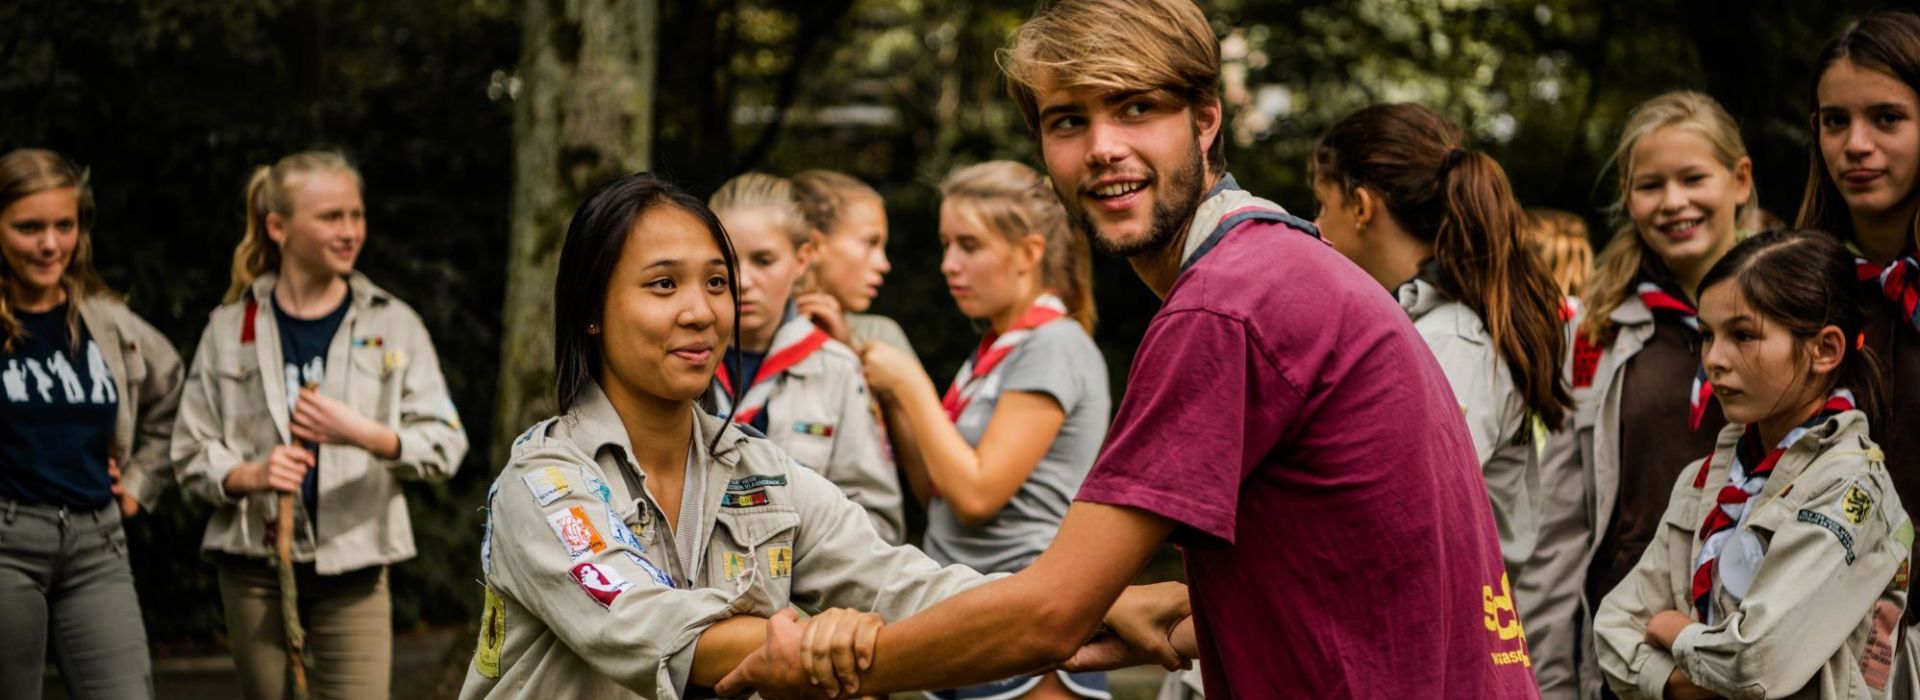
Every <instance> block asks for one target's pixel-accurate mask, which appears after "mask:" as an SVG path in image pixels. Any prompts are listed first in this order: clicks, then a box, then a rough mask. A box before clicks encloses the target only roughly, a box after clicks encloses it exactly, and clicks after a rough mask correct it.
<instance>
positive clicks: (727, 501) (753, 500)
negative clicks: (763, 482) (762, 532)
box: [720, 489, 767, 508]
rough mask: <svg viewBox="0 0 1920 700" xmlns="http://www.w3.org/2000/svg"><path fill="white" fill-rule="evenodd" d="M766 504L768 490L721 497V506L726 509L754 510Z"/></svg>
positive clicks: (729, 494)
mask: <svg viewBox="0 0 1920 700" xmlns="http://www.w3.org/2000/svg"><path fill="white" fill-rule="evenodd" d="M766 504H767V490H766V489H757V490H753V491H748V492H746V493H728V494H726V495H723V496H721V497H720V505H721V506H722V507H726V508H752V507H754V506H764V505H766Z"/></svg>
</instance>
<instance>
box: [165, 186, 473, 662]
mask: <svg viewBox="0 0 1920 700" xmlns="http://www.w3.org/2000/svg"><path fill="white" fill-rule="evenodd" d="M361 184H362V183H361V178H360V173H359V171H357V170H355V169H354V168H353V166H352V165H350V164H349V163H348V162H347V160H346V158H345V157H343V156H341V155H340V154H338V153H333V152H319V151H316V152H306V153H297V154H294V155H291V156H287V157H285V158H282V159H280V161H279V162H278V163H275V164H274V165H272V166H271V167H267V166H263V167H261V168H259V169H257V170H255V171H254V173H253V176H252V177H251V178H249V180H248V182H247V188H246V212H247V223H246V231H245V233H244V234H243V235H242V238H241V240H240V243H239V245H238V246H236V247H235V249H234V254H233V281H232V284H231V285H230V286H229V288H228V290H227V294H226V300H225V303H224V304H223V305H222V306H221V307H220V308H218V309H215V310H214V312H213V315H212V318H211V320H210V321H209V322H208V325H207V329H206V331H205V332H204V333H203V334H202V335H201V336H200V347H199V349H198V350H197V351H195V353H194V358H193V371H192V372H191V373H190V374H189V375H188V376H189V379H188V381H187V384H188V386H187V390H186V392H185V395H184V396H183V398H182V401H181V406H180V416H179V421H178V425H177V426H176V428H175V432H174V437H173V448H172V449H173V458H174V460H175V461H176V462H178V463H179V464H180V465H181V467H180V469H181V476H180V480H181V484H182V486H184V487H185V488H186V489H187V490H188V491H189V492H190V493H192V494H194V495H196V496H199V497H200V498H202V499H204V500H206V501H208V502H210V503H212V504H213V505H214V506H216V510H215V511H214V516H213V520H212V522H210V523H209V524H208V525H207V533H206V537H205V539H204V540H203V541H202V543H201V549H202V551H203V552H205V553H206V554H207V555H208V557H209V558H210V559H212V560H213V561H214V563H215V564H216V566H217V567H218V569H219V572H220V594H221V599H222V600H223V601H224V603H225V606H224V607H225V609H226V614H227V632H228V635H229V637H230V638H231V640H232V651H233V656H234V665H235V666H236V668H237V669H238V671H239V674H240V686H241V690H242V695H243V696H244V697H248V698H277V697H281V696H282V695H283V694H284V693H285V692H286V691H287V689H288V687H289V681H288V679H289V678H290V677H291V676H293V675H295V674H293V673H290V670H291V664H292V663H296V662H298V660H299V657H297V656H293V655H291V654H289V653H288V651H287V649H286V647H285V644H286V632H285V629H284V627H283V618H282V617H281V609H280V600H281V598H280V596H281V592H280V582H279V579H278V577H277V575H276V571H275V564H274V563H273V559H274V558H275V556H276V552H275V540H276V539H277V536H278V535H279V534H280V529H281V527H282V525H281V523H289V524H290V525H289V527H291V529H292V530H293V532H292V534H291V535H290V537H291V538H292V554H291V558H292V560H293V562H294V574H295V576H296V579H297V580H298V585H296V586H295V587H294V589H295V591H296V592H297V594H298V607H299V609H300V610H301V611H302V615H303V616H304V618H305V619H304V620H303V622H304V624H305V627H306V629H307V631H308V634H307V637H306V648H305V656H306V658H307V659H309V660H311V661H312V662H313V666H314V669H313V670H314V673H313V674H311V675H310V676H308V678H309V682H310V684H311V687H312V688H313V692H314V694H315V695H318V696H322V697H325V696H351V697H361V696H365V697H379V696H384V695H385V694H386V692H387V690H388V676H389V674H390V667H391V656H392V645H393V639H392V619H391V614H390V612H391V603H390V599H389V595H388V591H387V566H388V565H390V564H393V563H395V562H399V561H404V560H406V559H409V558H411V557H412V556H413V553H414V545H413V535H412V530H411V527H410V525H409V522H408V516H407V505H406V499H405V497H404V496H403V493H402V490H401V482H402V481H427V482H432V481H443V480H445V479H447V478H449V477H451V476H452V475H453V472H454V470H455V469H457V468H458V467H459V466H460V460H461V458H462V457H463V456H465V454H466V450H467V437H466V433H465V432H464V431H463V430H462V428H461V425H460V417H459V414H458V412H457V411H455V409H454V407H453V403H452V401H451V400H449V398H448V396H447V387H446V379H445V378H444V377H442V376H441V373H440V360H439V357H438V355H437V354H436V353H435V352H434V348H433V342H432V340H431V339H430V338H429V337H428V335H427V330H426V327H425V326H424V325H422V323H421V322H420V317H419V315H418V314H416V313H414V311H413V309H412V308H410V307H408V306H407V304H406V302H403V301H401V300H400V299H399V298H397V297H395V296H393V295H392V294H390V293H388V292H387V291H386V290H384V289H381V288H380V287H378V286H375V285H374V284H373V282H372V281H371V280H369V279H367V278H366V276H365V275H362V274H360V273H359V272H356V271H355V270H354V263H355V262H356V261H357V260H358V258H359V255H360V251H361V249H362V247H363V246H364V245H365V243H366V236H367V228H366V209H365V206H364V204H363V203H362V200H361ZM283 493H284V494H291V495H292V497H291V498H290V499H289V500H286V501H284V502H286V503H290V504H292V512H291V513H288V514H285V516H284V517H283V514H282V513H281V512H280V510H281V507H280V503H281V502H282V501H281V499H280V498H279V495H280V494H283Z"/></svg>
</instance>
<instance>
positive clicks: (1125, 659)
mask: <svg viewBox="0 0 1920 700" xmlns="http://www.w3.org/2000/svg"><path fill="white" fill-rule="evenodd" d="M1160 662H1161V659H1160V656H1159V655H1158V654H1153V653H1149V652H1145V651H1141V650H1140V649H1138V648H1136V647H1134V646H1133V645H1131V644H1128V643H1127V641H1126V640H1124V639H1121V638H1119V637H1117V636H1115V635H1114V634H1113V633H1112V632H1101V633H1100V634H1097V635H1094V637H1093V639H1091V640H1088V641H1087V643H1086V644H1083V645H1081V646H1080V650H1079V651H1076V652H1074V653H1073V658H1070V659H1067V662H1066V663H1063V664H1060V667H1061V668H1063V669H1066V670H1068V671H1072V672H1074V673H1084V672H1088V671H1112V670H1114V669H1119V668H1128V667H1132V666H1147V665H1151V664H1158V663H1160ZM1190 665H1191V664H1190V663H1189V662H1187V661H1185V660H1182V661H1181V662H1180V665H1179V668H1187V667H1188V666H1190ZM1169 670H1172V669H1169Z"/></svg>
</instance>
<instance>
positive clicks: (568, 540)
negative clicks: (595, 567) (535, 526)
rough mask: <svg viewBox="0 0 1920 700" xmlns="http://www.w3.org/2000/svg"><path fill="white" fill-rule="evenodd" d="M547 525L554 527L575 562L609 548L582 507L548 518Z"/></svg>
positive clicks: (569, 556) (572, 508)
mask: <svg viewBox="0 0 1920 700" xmlns="http://www.w3.org/2000/svg"><path fill="white" fill-rule="evenodd" d="M547 524H548V525H551V526H553V534H554V535H556V536H558V537H559V538H560V543H561V544H563V545H566V547H567V557H568V558H570V559H572V560H574V561H580V559H581V558H582V557H586V556H589V555H591V554H593V553H595V552H599V551H601V550H604V549H606V548H607V541H606V540H603V539H600V531H599V530H596V529H594V528H593V521H591V520H588V519H587V512H586V511H584V510H581V509H580V506H573V507H571V508H568V509H566V510H563V511H560V512H557V513H554V514H553V515H549V516H547Z"/></svg>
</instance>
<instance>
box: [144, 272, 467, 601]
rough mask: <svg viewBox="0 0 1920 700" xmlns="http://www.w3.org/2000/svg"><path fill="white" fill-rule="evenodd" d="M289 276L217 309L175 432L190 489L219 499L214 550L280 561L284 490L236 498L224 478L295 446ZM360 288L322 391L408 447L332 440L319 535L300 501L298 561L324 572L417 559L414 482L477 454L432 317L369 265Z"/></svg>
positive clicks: (331, 353)
mask: <svg viewBox="0 0 1920 700" xmlns="http://www.w3.org/2000/svg"><path fill="white" fill-rule="evenodd" d="M276 278H277V277H276V275H274V274H273V273H268V274H266V275H263V276H261V278H260V279H259V280H257V281H255V282H254V285H253V288H252V289H251V290H250V291H249V293H248V295H247V297H246V298H244V299H241V300H239V301H236V302H234V303H231V304H227V305H224V306H221V307H220V308H218V309H215V310H214V312H213V317H212V319H211V320H210V321H209V322H208V323H207V330H206V331H205V332H204V333H203V334H201V336H200V348H199V350H197V351H196V352H195V353H194V357H193V369H192V371H190V372H189V373H188V374H187V387H186V391H185V392H184V394H183V395H182V397H181V399H180V416H179V421H178V424H177V425H176V426H175V428H174V433H173V459H174V462H175V463H176V464H178V465H179V468H180V483H181V485H182V487H184V488H186V489H187V490H188V491H189V492H191V493H194V494H197V495H199V496H200V497H201V498H204V499H206V500H208V501H211V502H213V503H215V504H217V505H218V506H219V509H218V510H217V511H215V512H214V515H213V520H212V521H211V522H209V523H208V524H207V534H206V538H205V539H204V540H202V541H201V544H200V548H201V549H202V550H203V551H218V552H226V553H229V554H236V555H240V556H250V557H261V558H265V557H270V556H273V545H274V543H273V538H272V537H271V536H270V533H269V531H268V526H269V525H270V524H272V523H274V522H275V521H276V518H277V510H278V504H277V502H276V500H277V495H276V494H275V493H273V492H261V493H252V494H245V495H240V494H230V493H227V492H226V488H225V487H224V486H223V483H224V482H225V480H226V478H227V473H228V472H231V471H233V469H234V467H238V466H240V465H241V464H244V463H249V462H261V461H264V460H265V459H266V458H267V456H268V454H269V453H271V452H272V451H273V447H274V446H275V445H283V444H293V443H294V439H293V434H292V432H290V429H289V427H288V425H289V420H290V416H288V415H287V392H289V391H299V387H289V386H286V375H285V374H283V373H282V372H281V371H279V369H278V368H279V367H280V366H281V356H280V332H279V330H278V328H277V326H276V325H275V323H276V322H275V319H274V313H273V307H272V304H273V285H274V281H275V279H276ZM348 284H349V285H350V289H351V297H350V299H349V306H348V309H347V315H346V318H345V319H343V320H342V321H341V323H340V330H339V331H338V332H337V333H335V335H334V337H333V344H332V345H331V346H329V347H328V350H327V370H328V371H327V374H326V380H325V381H324V382H322V383H321V385H320V393H322V394H324V395H326V396H327V397H328V398H332V399H335V400H337V401H340V402H342V403H345V404H347V405H348V406H350V407H352V408H353V410H355V411H358V412H359V413H360V415H363V416H366V417H368V418H371V419H373V420H376V421H380V422H381V423H384V424H386V426H387V427H388V428H391V429H392V430H393V431H394V432H395V433H397V434H398V435H399V436H400V455H399V457H398V458H396V459H392V460H383V459H380V458H377V457H374V456H373V455H372V454H370V453H368V452H367V451H365V450H362V449H360V448H357V447H349V446H344V445H323V446H321V448H320V458H319V462H318V464H319V470H320V473H319V476H318V477H317V478H318V479H319V492H320V496H319V500H318V508H319V509H320V513H319V529H318V531H315V529H314V523H313V520H312V519H310V518H308V517H307V513H306V509H305V508H304V507H302V506H300V505H297V504H298V503H299V499H297V498H296V499H294V500H295V503H296V505H295V508H296V509H298V511H299V512H298V513H296V515H295V518H296V521H295V528H296V530H295V533H294V541H293V558H294V560H295V561H300V562H313V563H314V569H315V570H316V571H317V572H319V573H320V574H322V575H333V574H339V573H344V572H347V571H353V570H356V569H361V568H365V567H369V566H376V565H380V564H391V563H394V562H398V561H403V560H406V559H409V558H412V557H413V555H414V545H413V525H412V523H411V522H410V521H409V520H408V519H407V501H406V498H405V495H404V493H403V492H402V491H401V487H400V482H401V481H438V480H443V479H446V478H448V477H450V476H452V475H453V472H454V470H456V469H458V468H459V467H460V460H461V458H462V457H465V456H466V453H467V434H466V431H465V430H464V429H462V428H461V425H460V415H459V412H457V411H456V410H454V407H453V401H452V400H451V399H450V398H448V396H447V383H446V379H445V378H444V377H442V376H441V374H440V359H439V356H438V355H436V354H435V353H434V349H433V341H432V340H431V339H430V338H428V337H427V329H426V326H425V325H423V324H422V323H421V322H420V317H419V315H417V314H415V313H414V311H413V309H412V308H411V307H409V306H407V305H406V303H405V302H402V301H400V300H399V299H397V298H395V297H394V296H393V295H391V294H388V293H387V292H386V291H385V290H382V289H380V288H379V287H376V286H374V284H373V283H372V282H370V281H368V280H367V278H366V277H365V276H363V275H361V274H359V273H354V274H353V275H352V276H351V277H349V278H348ZM249 303H252V304H253V313H252V314H251V320H249V313H248V308H249ZM261 368H266V370H267V371H264V372H263V371H261Z"/></svg>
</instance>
